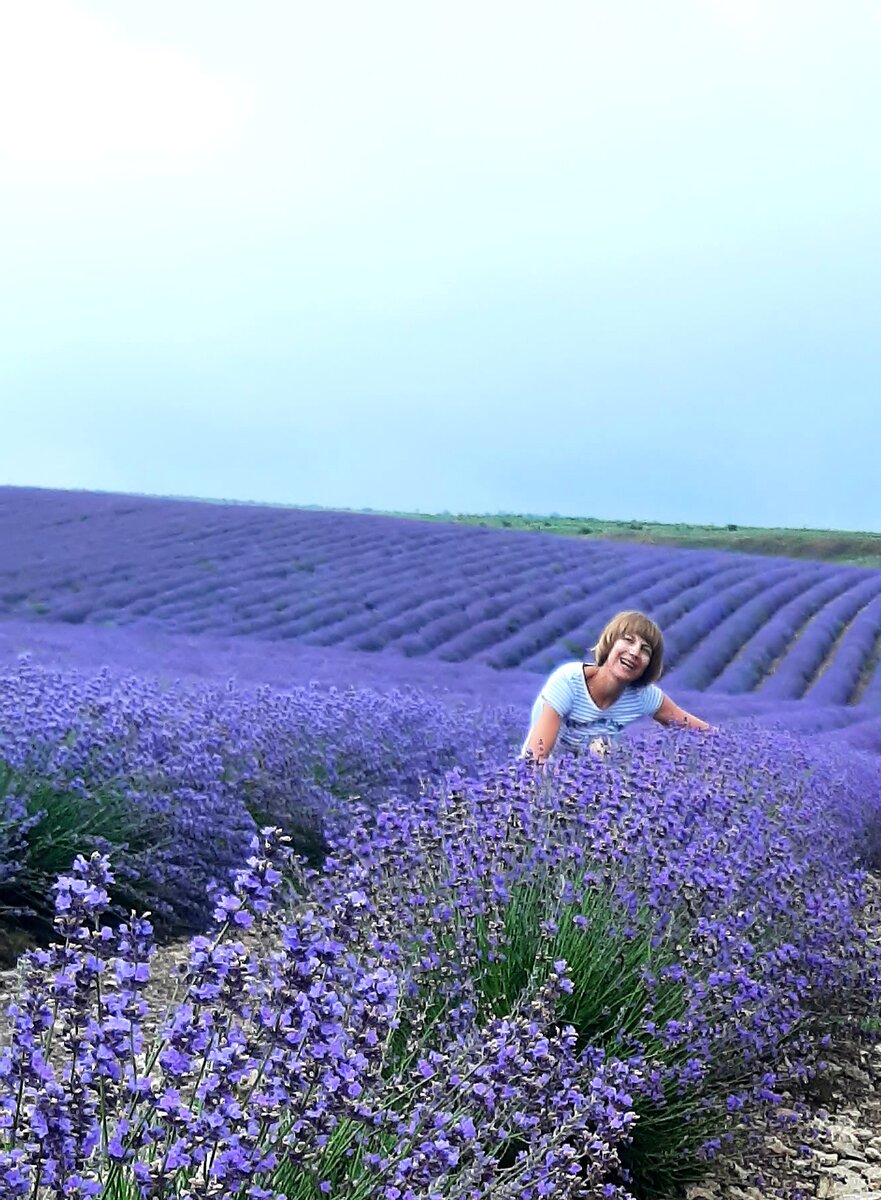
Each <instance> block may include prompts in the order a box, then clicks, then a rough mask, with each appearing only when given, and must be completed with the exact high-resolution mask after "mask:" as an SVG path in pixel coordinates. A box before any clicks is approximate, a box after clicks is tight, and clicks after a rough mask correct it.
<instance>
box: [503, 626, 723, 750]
mask: <svg viewBox="0 0 881 1200" xmlns="http://www.w3.org/2000/svg"><path fill="white" fill-rule="evenodd" d="M593 650H594V657H595V659H596V662H595V663H580V662H568V663H564V664H563V665H562V666H561V667H557V669H556V670H555V671H553V672H552V673H551V675H550V676H549V678H548V680H547V682H546V683H545V685H544V687H543V688H542V690H541V693H540V694H539V696H538V698H537V699H536V701H535V704H533V706H532V718H531V727H530V730H529V735H528V737H527V739H526V741H525V742H524V744H523V748H522V750H521V751H520V754H521V757H522V756H524V755H530V754H531V755H532V756H533V757H534V759H535V761H536V762H539V763H541V762H544V761H545V760H546V759H547V757H548V755H549V754H550V753H551V751H552V750H553V748H554V746H555V745H556V744H557V742H559V744H560V746H561V747H562V748H564V749H566V750H582V749H585V748H587V749H590V750H591V751H592V752H593V753H595V754H604V753H605V752H606V751H607V749H608V746H609V739H611V738H615V737H617V736H618V734H619V733H620V732H621V730H622V729H623V728H624V726H625V725H629V724H630V722H631V721H636V720H638V718H639V717H654V719H655V720H656V721H659V722H660V723H661V724H662V725H682V726H684V727H685V728H687V729H710V728H711V727H710V726H709V725H708V724H707V722H706V721H702V720H701V719H700V717H695V716H693V715H692V714H691V713H688V712H686V711H685V709H683V708H680V707H679V705H678V704H674V703H673V701H672V700H671V699H670V697H669V696H665V695H664V693H663V692H662V691H661V689H660V688H659V687H658V686H657V683H656V682H655V681H656V680H657V679H659V678H660V675H661V671H662V669H663V666H664V638H663V636H662V634H661V631H660V629H659V628H658V627H657V625H656V624H655V623H654V621H652V620H650V619H649V618H648V617H647V616H646V615H645V614H644V613H641V612H634V611H629V612H620V613H618V615H617V616H615V617H613V618H612V620H611V621H609V623H608V625H607V626H606V627H605V629H604V630H603V632H602V633H601V634H600V639H599V641H598V642H597V644H596V645H595V646H594V648H593Z"/></svg>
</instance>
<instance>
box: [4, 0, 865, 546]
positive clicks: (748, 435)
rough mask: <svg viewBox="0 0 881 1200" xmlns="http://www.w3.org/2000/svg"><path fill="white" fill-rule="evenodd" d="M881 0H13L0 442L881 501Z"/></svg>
mask: <svg viewBox="0 0 881 1200" xmlns="http://www.w3.org/2000/svg"><path fill="white" fill-rule="evenodd" d="M879 61H881V6H879V5H878V4H877V3H875V2H874V0H865V2H864V0H847V2H846V3H844V4H841V3H810V2H807V3H806V2H804V0H798V2H795V0H793V2H790V0H777V2H773V0H772V2H769V0H761V2H759V0H665V2H664V3H658V2H657V0H652V2H650V3H636V2H629V0H621V2H619V3H616V4H609V3H606V2H603V3H598V2H594V0H572V2H571V3H562V2H554V0H540V2H536V3H520V4H518V3H516V2H514V0H504V2H501V0H498V2H496V0H466V2H459V0H444V2H443V3H424V4H423V3H414V2H413V0H371V2H370V3H364V2H363V0H358V2H351V0H338V2H336V3H332V4H314V3H310V4H306V3H300V2H299V0H252V2H251V3H250V4H248V5H244V4H242V3H241V2H240V0H236V2H235V3H231V2H226V3H224V2H223V0H220V2H218V0H212V2H211V3H207V2H203V0H151V2H150V4H143V3H141V0H137V2H128V0H101V2H99V0H70V2H67V0H29V2H28V3H27V4H17V3H14V2H12V0H10V3H8V4H5V3H0V114H2V116H0V221H2V229H3V234H4V236H3V252H2V261H0V331H2V333H0V397H2V399H0V404H2V407H3V418H2V426H0V430H2V438H0V482H2V483H14V484H32V485H42V486H47V487H86V488H97V489H102V490H118V491H139V492H150V493H157V494H177V495H200V496H206V497H214V498H231V499H249V500H264V501H271V502H284V503H292V504H324V505H330V506H349V507H355V508H358V507H363V506H371V507H373V508H395V509H417V508H418V509H421V510H423V511H434V510H443V509H448V510H451V511H476V510H481V511H499V510H508V511H530V512H551V511H557V512H561V513H569V514H573V515H576V514H577V515H593V516H606V517H622V518H629V517H639V518H644V519H658V520H690V521H715V522H727V521H735V522H738V523H741V524H746V523H757V524H788V525H812V526H821V527H843V528H851V529H875V530H878V529H881V486H879V485H878V483H877V477H878V474H879V472H878V470H877V468H876V463H877V462H878V459H879V456H881V450H879V439H881V343H879V337H878V323H879V321H878V313H879V312H881V295H879V291H881V287H879V285H881V147H879V140H878V137H877V118H878V114H879V112H881V73H879V72H878V69H877V64H878V62H879Z"/></svg>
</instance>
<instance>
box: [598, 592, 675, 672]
mask: <svg viewBox="0 0 881 1200" xmlns="http://www.w3.org/2000/svg"><path fill="white" fill-rule="evenodd" d="M625 633H632V634H635V636H636V637H640V638H643V640H644V641H646V642H648V644H649V645H650V646H651V648H652V657H651V659H650V660H649V665H648V666H647V667H646V669H645V670H644V671H643V673H642V674H641V675H640V677H639V679H638V680H637V681H636V686H637V687H645V686H646V685H647V684H649V683H654V682H655V681H656V680H658V679H660V678H661V672H662V671H663V669H664V635H663V634H662V633H661V631H660V629H658V627H657V625H656V624H655V623H654V621H652V620H651V619H650V618H649V617H647V616H646V615H645V613H641V612H636V611H635V610H634V609H628V610H627V611H626V612H619V613H617V614H616V615H615V616H614V617H612V619H611V621H609V623H608V625H606V627H605V629H604V630H603V632H602V633H601V634H600V636H599V641H598V642H597V644H596V645H595V646H594V647H593V653H594V658H595V661H596V665H597V666H598V667H601V666H602V665H603V663H604V662H605V661H606V659H607V658H608V657H609V651H610V650H611V649H612V647H613V646H614V644H615V642H617V640H618V638H619V637H623V636H624V634H625Z"/></svg>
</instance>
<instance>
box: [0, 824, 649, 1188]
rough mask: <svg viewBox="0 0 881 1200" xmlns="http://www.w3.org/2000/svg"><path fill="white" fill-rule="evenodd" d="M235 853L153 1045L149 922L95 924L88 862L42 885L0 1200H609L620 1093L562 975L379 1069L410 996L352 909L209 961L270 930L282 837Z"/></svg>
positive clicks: (362, 914)
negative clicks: (566, 1008)
mask: <svg viewBox="0 0 881 1200" xmlns="http://www.w3.org/2000/svg"><path fill="white" fill-rule="evenodd" d="M252 851H253V852H252V854H251V856H250V857H249V859H248V861H247V866H246V868H245V869H244V870H242V871H240V872H238V873H237V875H236V878H235V880H234V885H233V888H232V889H231V891H230V892H229V893H228V894H226V895H225V896H223V897H220V898H219V900H218V903H217V906H216V909H215V918H216V920H217V922H218V926H219V927H218V929H217V931H216V933H215V935H214V936H213V937H212V938H208V937H203V936H200V937H197V938H195V939H194V940H193V943H192V952H191V956H190V960H189V963H188V966H187V970H186V984H187V990H186V993H185V995H184V998H183V1002H182V1003H181V1004H180V1005H179V1006H178V1007H177V1008H176V1009H175V1010H173V1011H172V1012H170V1013H169V1014H168V1016H167V1018H166V1019H165V1021H164V1022H163V1024H162V1027H161V1029H160V1031H159V1034H158V1035H157V1038H156V1040H155V1042H154V1043H152V1044H147V1043H145V1041H144V1039H143V1037H142V1033H141V1028H140V1023H141V1019H142V1017H143V1012H144V1002H143V999H142V992H143V989H144V987H145V985H146V982H147V980H148V977H149V961H150V958H151V955H152V947H151V944H150V932H151V930H150V925H149V922H147V921H145V920H143V919H138V918H135V917H133V918H132V919H131V921H130V922H128V923H127V924H125V925H123V926H122V927H121V928H120V930H119V931H118V933H116V934H114V933H113V931H111V930H110V929H109V928H108V927H106V926H103V925H101V923H100V918H101V915H102V913H103V911H104V910H105V908H106V904H107V899H108V893H107V886H108V884H109V883H110V881H111V873H110V870H109V864H108V862H107V859H106V858H105V857H102V856H101V855H99V854H97V853H96V854H95V855H93V856H92V858H91V859H90V860H86V859H84V858H82V857H80V858H79V859H78V860H77V862H76V863H75V865H74V872H73V874H72V875H71V876H70V877H66V878H62V879H61V880H59V883H58V887H57V897H56V910H57V916H56V927H57V930H58V933H59V934H60V936H61V937H63V939H64V942H63V944H61V943H58V944H56V945H54V946H52V947H51V948H50V949H49V950H45V951H35V952H32V953H31V954H30V955H28V956H27V959H26V963H25V986H24V990H23V992H22V995H21V996H20V997H19V1000H18V1002H17V1003H16V1004H14V1005H12V1006H11V1008H10V1015H11V1017H12V1020H13V1027H14V1028H13V1034H14V1036H13V1042H12V1045H11V1046H10V1047H9V1048H8V1049H6V1050H5V1051H3V1052H2V1054H0V1083H2V1085H3V1086H2V1090H0V1194H2V1195H3V1196H4V1197H8V1198H9V1200H14V1198H16V1197H22V1198H24V1197H28V1196H30V1195H32V1194H35V1193H36V1192H37V1190H38V1189H43V1191H42V1194H43V1195H48V1196H52V1197H56V1196H57V1197H65V1198H66V1200H70V1198H72V1197H73V1198H76V1200H80V1198H85V1197H90V1196H98V1195H106V1196H113V1197H117V1196H118V1197H121V1196H141V1197H153V1196H163V1195H179V1196H187V1197H194V1198H195V1197H208V1196H220V1195H222V1196H229V1197H245V1196H247V1197H249V1198H251V1200H268V1198H270V1197H275V1196H287V1197H295V1198H303V1200H305V1198H306V1197H319V1196H322V1195H341V1196H342V1195H345V1196H348V1197H353V1198H364V1200H366V1198H367V1197H370V1196H376V1195H383V1196H386V1197H389V1198H392V1197H399V1196H400V1197H402V1196H405V1195H411V1196H416V1195H424V1196H429V1195H432V1196H475V1197H478V1196H484V1195H488V1194H489V1192H490V1189H491V1191H492V1194H493V1195H502V1196H511V1197H513V1196H518V1197H522V1198H523V1200H526V1198H527V1197H530V1196H539V1195H548V1194H550V1193H553V1194H555V1195H558V1194H559V1195H561V1196H564V1197H566V1196H571V1197H575V1196H578V1197H588V1198H590V1197H596V1198H599V1197H601V1196H602V1197H609V1198H612V1197H618V1196H620V1197H624V1196H625V1195H626V1192H625V1191H624V1190H623V1189H621V1188H619V1187H617V1186H615V1185H614V1184H613V1183H612V1182H610V1177H611V1176H612V1175H614V1174H615V1172H616V1171H617V1170H618V1169H619V1159H618V1154H617V1149H616V1147H617V1146H618V1145H619V1144H621V1143H622V1141H623V1140H625V1139H626V1136H627V1131H628V1129H629V1128H630V1126H631V1124H632V1122H633V1114H632V1113H631V1112H630V1111H629V1104H630V1095H629V1092H628V1088H629V1087H631V1086H632V1084H633V1083H634V1082H635V1081H636V1078H637V1077H636V1073H635V1071H634V1070H633V1068H632V1067H630V1066H628V1065H627V1064H625V1063H623V1062H619V1061H615V1060H611V1059H608V1058H607V1057H606V1056H605V1055H603V1054H602V1053H601V1052H597V1051H589V1052H583V1051H582V1052H579V1050H578V1049H577V1046H576V1038H575V1035H574V1031H573V1030H572V1028H571V1027H568V1026H562V1027H561V1026H560V1024H559V1021H558V1019H557V1002H558V1000H559V998H560V997H561V996H565V995H566V994H567V992H568V991H569V990H570V989H571V983H570V982H569V980H568V977H567V975H566V964H565V963H564V962H556V963H551V964H549V966H548V970H547V971H545V972H544V977H543V979H542V981H541V983H540V984H539V985H538V986H536V987H534V988H532V989H530V990H529V991H528V992H525V993H524V995H523V997H522V998H521V999H520V1000H519V1001H518V1003H516V1004H515V1005H513V1006H511V1008H510V1011H509V1012H508V1014H507V1015H506V1016H505V1017H504V1018H497V1019H494V1020H491V1021H489V1022H488V1023H486V1024H484V1025H477V1024H476V1023H474V1022H471V1023H470V1024H467V1023H464V1022H463V1020H462V1018H461V1016H457V1017H456V1018H455V1019H454V1020H450V1021H446V1020H445V1019H443V1018H440V1019H436V1020H435V1022H434V1024H433V1028H432V1031H431V1033H432V1035H431V1038H430V1044H429V1043H428V1042H427V1041H426V1043H425V1044H424V1046H423V1049H422V1052H421V1053H420V1052H418V1051H417V1054H416V1056H415V1061H411V1060H412V1059H413V1058H414V1056H413V1055H410V1056H407V1055H403V1056H402V1055H401V1053H400V1052H397V1053H392V1052H390V1045H391V1042H392V1039H393V1035H394V1032H395V1029H396V1026H397V1024H398V1016H397V1014H398V1013H399V1011H400V1008H401V1000H402V995H403V994H404V993H405V992H406V984H407V981H406V976H405V975H404V974H402V973H400V972H398V971H396V970H395V969H389V968H388V967H387V966H386V965H384V960H385V957H386V955H385V950H386V948H385V947H384V946H382V945H381V944H380V943H378V941H377V939H376V937H375V935H374V934H373V932H372V930H371V921H370V920H369V906H368V905H367V902H366V897H365V896H364V894H363V893H361V892H360V891H358V890H353V891H351V892H348V893H346V894H343V895H340V896H338V897H335V898H334V899H333V900H329V901H328V902H327V903H325V904H319V903H312V904H310V905H306V906H301V911H300V913H299V915H298V916H296V917H295V918H293V919H290V920H288V921H287V922H286V923H284V924H282V925H281V926H280V927H278V929H277V933H278V939H277V943H276V948H275V949H274V950H273V951H272V952H271V953H269V954H266V953H263V954H260V955H258V954H256V953H254V952H250V953H249V951H248V950H247V949H246V947H245V945H244V943H243V942H242V941H241V940H235V941H230V942H226V941H225V936H226V935H227V933H229V932H230V931H232V932H235V931H236V930H243V929H244V930H247V929H250V928H251V927H259V926H261V925H264V926H269V925H271V922H272V907H271V900H272V894H273V892H274V891H276V890H277V889H278V887H279V885H280V884H282V882H283V880H284V878H285V876H284V875H283V873H282V871H281V870H279V867H280V866H282V863H283V859H284V844H283V839H279V838H278V836H277V831H272V830H270V829H265V830H263V832H262V834H261V836H260V837H259V838H256V837H255V839H254V841H253V843H252ZM397 957H398V958H400V955H398V956H397Z"/></svg>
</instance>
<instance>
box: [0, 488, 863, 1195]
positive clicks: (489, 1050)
mask: <svg viewBox="0 0 881 1200" xmlns="http://www.w3.org/2000/svg"><path fill="white" fill-rule="evenodd" d="M0 546H2V552H0V768H2V790H0V923H2V922H3V921H5V922H6V924H7V925H10V924H14V923H15V922H18V923H19V925H20V926H21V927H22V928H25V929H27V930H30V931H31V933H32V934H33V937H34V939H35V941H36V942H38V943H39V945H40V947H41V948H39V949H36V950H34V951H33V952H32V953H29V954H28V955H26V956H25V957H24V958H23V959H22V962H21V964H20V968H19V974H20V990H19V995H18V1000H17V1002H16V1003H15V1004H14V1005H13V1006H12V1007H11V1008H10V1010H9V1013H8V1014H7V1018H6V1024H5V1026H3V1025H0V1033H2V1034H3V1037H2V1038H0V1043H2V1042H5V1043H6V1048H5V1049H4V1050H3V1051H0V1197H2V1198H3V1200H6V1198H7V1197H9V1198H10V1200H12V1198H13V1197H15V1198H19V1197H21V1198H25V1197H28V1198H34V1200H36V1198H37V1197H44V1196H45V1197H49V1196H51V1197H56V1196H57V1197H65V1198H68V1200H70V1198H73V1200H80V1198H82V1200H85V1198H86V1197H90V1196H99V1197H102V1198H106V1200H135V1198H136V1197H137V1198H143V1200H152V1198H154V1197H157V1198H160V1197H191V1198H193V1200H196V1198H199V1200H208V1198H209V1197H235V1198H237V1200H270V1198H273V1200H274V1198H276V1197H281V1196H284V1197H287V1198H288V1200H320V1198H321V1197H323V1196H338V1197H346V1198H348V1200H373V1198H374V1197H376V1198H382V1200H435V1198H442V1197H443V1198H449V1200H490V1198H492V1200H500V1198H503V1197H505V1198H510V1200H514V1198H516V1200H537V1198H538V1197H540V1196H545V1195H555V1196H557V1195H559V1196H561V1197H572V1198H573V1200H574V1198H576V1197H583V1198H585V1200H601V1198H602V1200H626V1198H627V1197H636V1198H637V1200H646V1198H648V1197H673V1196H679V1195H681V1194H682V1187H683V1186H684V1184H685V1183H686V1182H687V1181H688V1180H693V1179H696V1178H700V1176H701V1174H702V1173H703V1172H705V1171H706V1170H707V1169H708V1166H709V1164H711V1163H712V1162H713V1160H714V1159H716V1158H717V1157H718V1156H720V1155H725V1154H734V1153H736V1152H740V1151H741V1150H742V1148H743V1146H744V1145H746V1144H748V1142H749V1139H750V1137H752V1136H754V1135H755V1134H756V1131H757V1130H758V1129H760V1128H764V1127H765V1126H767V1124H768V1122H771V1123H772V1124H773V1123H775V1122H776V1123H777V1124H778V1125H779V1127H780V1129H781V1130H782V1129H783V1128H784V1127H785V1126H786V1124H787V1122H791V1121H792V1120H793V1119H795V1118H797V1117H798V1116H799V1115H800V1114H801V1115H803V1116H804V1115H806V1114H808V1115H809V1103H808V1101H809V1088H810V1085H811V1084H812V1082H813V1081H815V1080H816V1079H818V1078H820V1077H821V1076H822V1074H823V1071H824V1069H825V1061H826V1059H827V1057H828V1056H829V1055H830V1054H831V1053H833V1052H834V1051H835V1049H836V1047H839V1046H841V1045H842V1044H844V1043H847V1044H850V1043H852V1042H858V1041H860V1040H862V1041H865V1040H866V1039H869V1038H871V1037H872V1036H874V1033H873V1031H874V1030H875V1029H876V1028H877V1026H878V1020H877V1018H878V1015H879V1004H881V957H879V954H878V953H877V951H876V950H875V949H874V948H873V946H874V945H875V944H876V939H877V937H878V930H876V929H875V928H874V926H873V925H872V922H871V919H870V916H869V910H868V908H867V894H868V893H867V886H868V883H869V882H870V875H871V873H872V872H875V871H876V870H877V869H878V867H879V866H881V666H879V651H881V572H877V571H872V570H869V569H865V568H859V567H842V566H831V565H828V564H823V563H814V562H808V561H804V560H801V561H794V560H787V559H782V558H781V559H774V558H759V557H751V556H745V555H732V554H725V553H710V552H705V551H691V550H661V549H655V548H652V547H643V546H628V545H622V544H620V543H616V544H611V543H599V542H590V543H579V542H578V541H575V540H569V539H562V538H556V537H554V536H551V535H544V534H537V535H532V534H530V535H524V534H520V533H507V532H504V531H496V530H488V529H479V528H467V527H460V526H456V525H453V524H449V525H433V524H432V525H428V524H420V523H418V522H410V521H406V520H395V519H390V518H383V517H379V516H362V515H354V514H337V513H330V512H323V511H296V510H282V509H269V508H256V507H250V506H247V507H246V506H236V505H212V504H200V503H196V502H183V501H171V500H159V499H146V498H145V499H141V498H136V497H122V496H104V495H89V494H65V493H60V492H55V493H53V492H43V491H37V490H27V489H12V488H6V489H0ZM628 607H637V608H640V609H643V610H645V611H647V612H648V613H649V614H650V615H651V616H652V617H653V618H654V619H655V620H657V621H658V623H659V624H660V625H661V627H662V628H663V630H664V633H665V637H666V641H667V646H668V655H667V660H668V662H669V668H668V670H667V671H666V672H665V675H664V677H663V679H662V686H663V687H664V688H665V689H667V688H669V690H670V691H671V692H672V693H673V695H674V696H675V697H676V699H677V700H679V701H680V702H682V703H685V704H687V706H688V707H689V708H690V709H691V710H692V711H695V712H699V713H700V714H701V715H703V716H705V717H707V718H708V719H710V720H712V721H713V722H714V723H717V724H718V725H719V730H718V732H716V733H713V734H711V735H707V736H702V735H698V734H694V733H688V732H687V731H675V730H663V729H659V728H658V727H657V726H654V725H653V724H652V723H651V722H649V723H647V725H648V727H645V726H643V725H637V726H634V727H633V728H632V730H630V731H629V732H628V736H627V737H626V738H624V739H622V743H621V745H620V746H618V747H616V749H615V752H614V754H613V755H612V756H611V757H610V759H609V760H608V761H598V760H594V759H590V758H588V759H586V760H585V759H573V758H570V757H567V756H565V755H563V756H560V757H559V759H558V761H556V762H552V763H551V764H550V766H549V768H548V769H547V770H546V771H544V772H538V771H536V770H535V769H534V768H533V767H532V766H531V765H530V764H527V763H524V762H522V761H518V760H517V759H516V752H517V749H518V747H519V745H520V743H521V742H522V739H523V735H524V733H525V722H526V718H527V714H528V711H529V706H530V704H531V702H532V700H533V699H534V697H535V694H536V692H537V690H538V688H539V686H540V684H541V681H542V679H543V677H544V675H545V674H546V673H547V671H548V670H549V669H550V668H552V667H553V666H555V665H557V664H558V663H559V662H561V661H564V660H566V659H570V658H575V657H580V656H581V655H582V654H583V653H584V652H585V650H586V649H587V647H588V646H589V645H590V644H591V643H592V641H593V640H594V639H595V637H596V635H597V634H598V632H599V630H600V629H601V627H602V626H603V624H604V623H605V621H606V620H607V618H608V617H609V616H610V615H611V614H612V613H614V612H615V611H617V610H619V609H621V608H628ZM292 851H296V856H295V857H293V858H292ZM58 876H60V881H59V882H56V877H58ZM147 910H149V913H150V916H149V918H145V917H143V916H141V915H139V914H143V913H144V912H145V911H147ZM121 919H122V920H123V921H124V923H123V924H122V925H120V923H119V922H120V920H121ZM53 920H54V931H55V941H54V942H53V943H52V944H51V945H50V944H49V939H48V937H47V934H46V931H47V930H48V929H49V928H50V927H51V926H52V922H53ZM181 936H187V937H190V936H192V939H193V940H192V942H191V943H190V950H189V959H188V965H187V967H186V970H185V973H184V975H183V977H182V991H181V993H180V994H179V997H178V1003H177V1005H176V1006H172V1007H171V1008H170V1010H169V1011H168V1012H167V1013H166V1014H164V1016H163V1017H162V1019H161V1020H160V1021H159V1023H158V1027H156V1028H155V1029H154V1028H153V1027H152V1026H151V1027H150V1028H149V1029H148V1022H147V1017H148V1007H147V1004H146V1002H145V996H146V995H147V990H148V988H149V984H150V974H151V964H153V963H155V962H156V961H157V958H156V944H155V940H154V939H155V938H156V937H158V939H159V941H160V943H167V942H168V941H169V939H175V938H180V937H181ZM807 1136H808V1135H807V1133H805V1134H804V1137H807ZM807 1152H808V1153H809V1147H808V1149H807Z"/></svg>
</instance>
